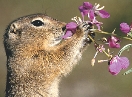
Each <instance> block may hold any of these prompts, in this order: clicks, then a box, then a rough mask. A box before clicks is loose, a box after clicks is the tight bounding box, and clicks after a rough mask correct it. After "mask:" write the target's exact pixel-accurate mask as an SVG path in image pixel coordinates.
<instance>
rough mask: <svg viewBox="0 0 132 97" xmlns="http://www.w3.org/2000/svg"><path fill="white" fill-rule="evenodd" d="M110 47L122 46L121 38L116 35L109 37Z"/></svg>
mask: <svg viewBox="0 0 132 97" xmlns="http://www.w3.org/2000/svg"><path fill="white" fill-rule="evenodd" d="M108 42H109V47H111V48H120V44H119V43H118V42H119V39H118V38H117V37H115V36H110V37H109V38H108Z"/></svg>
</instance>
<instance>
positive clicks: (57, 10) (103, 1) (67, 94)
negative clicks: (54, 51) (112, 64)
mask: <svg viewBox="0 0 132 97" xmlns="http://www.w3.org/2000/svg"><path fill="white" fill-rule="evenodd" d="M82 2H84V0H0V97H4V90H5V82H6V55H5V52H4V46H3V34H4V32H5V29H6V27H7V25H8V24H9V23H10V22H11V21H13V20H14V19H16V18H18V17H21V16H25V15H29V14H33V13H46V14H48V15H49V16H51V17H54V18H56V19H58V20H60V21H63V22H70V21H71V20H70V19H71V18H72V17H74V16H81V15H80V13H79V11H78V6H80V5H82ZM89 2H91V3H92V4H94V3H99V4H100V5H101V6H103V5H104V6H105V10H107V11H108V12H109V13H110V15H111V17H110V18H109V19H99V21H102V22H103V23H104V24H103V28H104V31H108V32H112V31H113V29H114V28H116V33H118V34H121V31H120V30H119V24H120V23H121V22H127V23H131V21H132V0H89ZM97 36H100V35H97ZM127 43H132V42H131V41H128V40H127V41H126V40H122V41H121V46H123V45H125V44H127ZM117 51H118V50H115V52H114V54H117ZM131 52H132V49H130V52H125V53H123V55H122V56H127V57H128V58H129V59H130V62H131V63H132V57H131V55H132V53H131ZM94 53H95V50H94V47H93V44H91V46H89V47H88V49H87V50H86V51H85V52H84V54H83V58H82V60H81V61H80V62H79V65H77V66H76V67H75V68H74V69H73V71H72V73H71V74H70V75H68V76H67V77H65V78H63V79H62V81H61V83H60V97H132V73H131V74H129V75H126V76H123V75H122V73H124V72H125V70H122V71H121V72H120V73H119V74H118V75H117V76H112V75H111V74H110V73H109V72H108V65H107V63H103V64H97V63H96V64H95V66H94V67H92V66H91V65H90V60H91V59H92V58H93V56H94ZM105 58H106V56H105V55H101V54H99V55H98V57H97V59H105ZM131 67H132V65H131V64H130V66H129V68H131Z"/></svg>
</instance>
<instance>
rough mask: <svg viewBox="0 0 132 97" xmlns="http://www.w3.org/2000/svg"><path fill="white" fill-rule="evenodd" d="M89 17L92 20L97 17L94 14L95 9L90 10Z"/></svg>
mask: <svg viewBox="0 0 132 97" xmlns="http://www.w3.org/2000/svg"><path fill="white" fill-rule="evenodd" d="M88 17H89V18H90V20H93V19H94V18H95V15H94V11H93V10H90V11H89V13H88Z"/></svg>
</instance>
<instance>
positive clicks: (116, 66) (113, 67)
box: [109, 62, 122, 75]
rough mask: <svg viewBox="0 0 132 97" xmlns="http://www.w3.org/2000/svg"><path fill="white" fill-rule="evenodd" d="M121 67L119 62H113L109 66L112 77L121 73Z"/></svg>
mask: <svg viewBox="0 0 132 97" xmlns="http://www.w3.org/2000/svg"><path fill="white" fill-rule="evenodd" d="M121 69H122V68H121V65H120V63H118V62H113V63H112V64H110V65H109V72H110V73H111V74H112V75H117V74H118V73H119V72H120V71H121Z"/></svg>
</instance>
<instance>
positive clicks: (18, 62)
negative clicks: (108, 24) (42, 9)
mask: <svg viewBox="0 0 132 97" xmlns="http://www.w3.org/2000/svg"><path fill="white" fill-rule="evenodd" d="M65 25H66V23H64V22H60V21H58V20H56V19H53V18H50V17H48V16H46V15H44V14H33V15H28V16H24V17H21V18H18V19H17V20H15V21H13V22H12V23H11V24H10V25H9V26H8V27H7V29H6V33H5V34H4V45H5V51H6V55H7V82H6V97H58V96H59V94H58V84H59V81H60V79H61V77H62V76H65V75H67V74H68V73H69V72H70V71H71V70H72V68H73V67H74V66H75V64H76V63H77V62H78V61H79V59H80V58H81V54H82V51H83V49H84V47H85V46H86V45H87V44H88V42H89V40H87V34H88V32H89V30H88V29H90V28H91V25H90V24H88V23H86V22H84V23H82V24H81V25H79V26H78V27H77V30H76V32H75V33H74V34H73V36H72V37H71V38H69V39H62V36H63V35H64V34H65Z"/></svg>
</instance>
